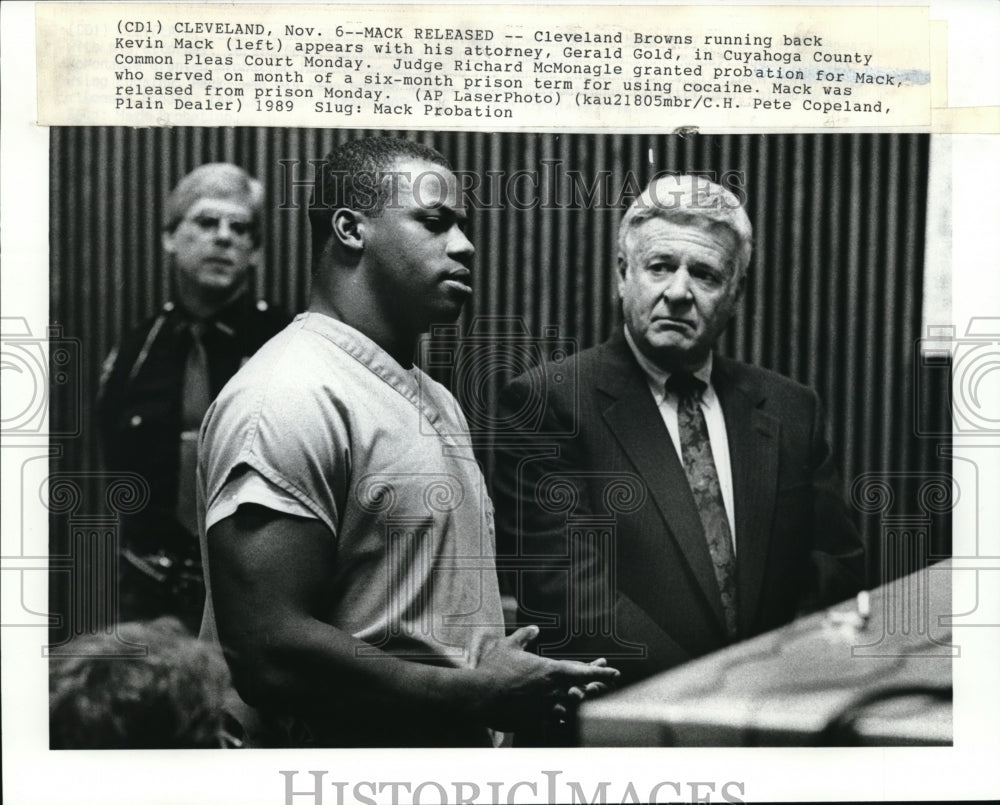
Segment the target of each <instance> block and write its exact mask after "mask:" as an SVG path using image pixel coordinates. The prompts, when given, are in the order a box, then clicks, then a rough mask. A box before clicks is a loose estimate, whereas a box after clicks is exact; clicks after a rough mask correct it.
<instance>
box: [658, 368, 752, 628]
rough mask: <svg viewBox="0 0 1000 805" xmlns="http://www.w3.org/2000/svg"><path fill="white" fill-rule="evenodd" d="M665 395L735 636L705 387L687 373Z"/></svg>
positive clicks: (729, 549) (731, 561) (674, 378)
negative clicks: (671, 403)
mask: <svg viewBox="0 0 1000 805" xmlns="http://www.w3.org/2000/svg"><path fill="white" fill-rule="evenodd" d="M665 388H666V391H667V392H669V393H672V394H675V395H676V396H677V429H678V432H679V434H680V441H681V461H682V463H683V464H684V472H685V474H686V475H687V479H688V484H690V486H691V493H692V494H693V495H694V502H695V505H696V506H697V507H698V514H699V516H700V517H701V524H702V527H703V529H704V531H705V539H706V541H707V542H708V552H709V554H710V555H711V557H712V566H713V567H714V569H715V580H716V581H717V582H718V584H719V592H720V593H721V595H722V610H723V612H724V613H725V617H726V632H727V633H728V635H729V637H730V638H733V637H735V636H736V623H737V618H736V608H737V603H736V558H735V556H734V553H733V540H732V532H731V531H730V529H729V518H728V517H727V516H726V507H725V504H724V503H723V500H722V489H721V487H720V486H719V473H718V472H717V471H716V469H715V458H714V456H713V455H712V443H711V442H710V441H709V438H708V426H707V425H706V424H705V415H704V414H703V413H702V410H701V395H702V392H703V391H704V390H705V389H706V388H707V384H706V383H705V382H704V381H703V380H701V379H699V378H697V377H695V376H694V375H692V374H688V373H675V374H672V375H671V376H670V377H669V378H668V379H667V383H666V386H665Z"/></svg>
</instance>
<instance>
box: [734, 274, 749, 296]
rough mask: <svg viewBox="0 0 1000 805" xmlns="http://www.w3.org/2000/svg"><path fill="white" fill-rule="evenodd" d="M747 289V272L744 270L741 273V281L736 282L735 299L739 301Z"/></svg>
mask: <svg viewBox="0 0 1000 805" xmlns="http://www.w3.org/2000/svg"><path fill="white" fill-rule="evenodd" d="M746 290H747V272H746V271H745V270H744V271H743V273H742V274H741V275H740V279H739V282H738V283H737V284H736V297H735V299H736V301H737V302H738V301H739V300H740V299H742V298H743V294H744V293H746Z"/></svg>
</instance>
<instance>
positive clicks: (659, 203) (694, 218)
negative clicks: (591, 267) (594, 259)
mask: <svg viewBox="0 0 1000 805" xmlns="http://www.w3.org/2000/svg"><path fill="white" fill-rule="evenodd" d="M652 218H662V219H663V220H666V221H672V222H674V223H678V224H688V225H695V226H703V227H705V228H706V229H715V228H717V227H718V228H722V229H725V230H728V231H729V232H730V233H731V234H733V235H734V236H735V237H736V250H735V254H734V261H735V264H736V272H735V276H737V277H742V276H743V275H744V274H746V270H747V267H748V266H749V265H750V254H751V252H752V250H753V226H752V225H751V224H750V218H749V217H748V216H747V213H746V210H745V209H743V205H742V204H741V203H740V200H739V199H738V198H737V197H736V196H735V195H734V194H733V193H732V192H731V191H729V190H727V189H726V188H724V187H722V186H721V185H718V184H716V183H715V182H712V181H709V180H708V179H706V178H705V177H703V176H695V175H687V174H685V175H675V174H663V175H661V176H657V177H656V178H655V179H653V181H651V182H650V183H649V186H648V187H647V188H646V189H645V190H643V191H642V193H641V194H640V195H639V197H638V198H637V199H636V200H635V201H633V202H632V204H631V206H630V207H629V208H628V210H626V211H625V215H624V217H623V218H622V222H621V226H620V227H619V229H618V254H619V256H622V257H624V256H625V255H626V253H627V249H626V247H627V240H628V236H629V234H630V232H631V231H632V230H633V229H634V228H635V227H637V226H638V225H639V224H641V223H643V222H644V221H648V220H650V219H652Z"/></svg>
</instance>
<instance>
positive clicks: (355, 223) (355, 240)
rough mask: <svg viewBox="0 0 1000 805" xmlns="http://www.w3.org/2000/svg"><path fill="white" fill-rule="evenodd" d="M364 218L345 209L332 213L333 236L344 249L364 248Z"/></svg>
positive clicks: (353, 211) (341, 208)
mask: <svg viewBox="0 0 1000 805" xmlns="http://www.w3.org/2000/svg"><path fill="white" fill-rule="evenodd" d="M363 219H364V216H363V215H362V214H361V213H359V212H357V211H355V210H351V209H348V208H347V207H340V208H339V209H336V210H334V211H333V222H332V225H333V236H334V237H335V238H336V239H337V241H338V242H339V243H340V245H341V246H343V247H344V248H345V249H352V250H360V249H363V248H364V245H365V239H364V220H363Z"/></svg>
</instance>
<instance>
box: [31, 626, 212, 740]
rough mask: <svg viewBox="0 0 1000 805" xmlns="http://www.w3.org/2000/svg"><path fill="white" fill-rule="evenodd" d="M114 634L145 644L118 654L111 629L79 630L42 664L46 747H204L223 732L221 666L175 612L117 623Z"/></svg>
mask: <svg viewBox="0 0 1000 805" xmlns="http://www.w3.org/2000/svg"><path fill="white" fill-rule="evenodd" d="M118 636H119V637H120V638H122V640H124V641H127V642H128V643H131V644H137V645H139V646H146V647H147V648H148V651H147V654H146V656H126V655H125V650H126V649H131V651H134V648H131V647H129V646H125V645H123V643H122V642H121V641H120V640H119V639H117V638H116V637H115V636H114V635H108V634H98V635H85V636H83V637H79V638H76V639H75V640H73V641H72V642H71V643H70V644H68V645H67V646H66V647H65V648H64V649H63V650H64V651H66V652H67V653H66V654H65V656H58V657H56V656H53V657H51V658H50V661H49V662H50V665H49V744H50V747H51V748H52V749H201V748H204V749H209V748H219V747H220V745H222V740H223V738H224V736H225V735H226V733H225V718H226V715H225V711H224V707H223V706H224V703H225V700H226V697H227V695H231V687H230V678H229V670H228V668H227V667H226V663H225V660H224V659H223V658H222V654H221V652H220V651H219V650H218V648H216V647H215V646H213V645H211V644H208V643H204V642H201V641H199V640H198V639H197V638H195V637H193V636H192V635H190V634H189V633H188V632H186V631H185V629H184V627H183V626H182V625H181V623H180V621H178V620H177V619H176V618H159V619H158V620H155V621H150V622H148V623H142V622H132V623H123V624H121V625H119V627H118Z"/></svg>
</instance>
